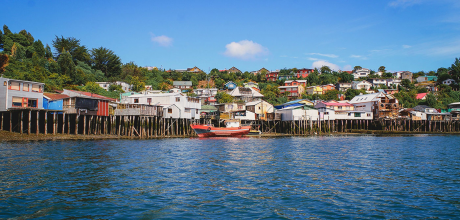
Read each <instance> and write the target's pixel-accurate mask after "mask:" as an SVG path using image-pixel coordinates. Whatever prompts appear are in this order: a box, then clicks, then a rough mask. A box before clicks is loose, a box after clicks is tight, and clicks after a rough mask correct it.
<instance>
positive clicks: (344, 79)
mask: <svg viewBox="0 0 460 220" xmlns="http://www.w3.org/2000/svg"><path fill="white" fill-rule="evenodd" d="M354 79H355V77H354V76H353V75H352V74H349V73H347V72H341V73H340V74H339V82H341V83H351V82H352V81H353V80H354Z"/></svg>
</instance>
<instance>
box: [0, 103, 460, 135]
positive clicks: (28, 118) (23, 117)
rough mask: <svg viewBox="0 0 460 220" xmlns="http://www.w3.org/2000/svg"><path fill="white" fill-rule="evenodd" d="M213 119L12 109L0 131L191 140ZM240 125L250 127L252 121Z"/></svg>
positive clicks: (339, 127) (435, 125) (449, 124)
mask: <svg viewBox="0 0 460 220" xmlns="http://www.w3.org/2000/svg"><path fill="white" fill-rule="evenodd" d="M193 123H213V124H214V125H215V126H223V124H222V123H219V122H218V121H216V120H213V121H210V120H208V119H206V120H205V119H201V120H190V119H173V118H162V117H158V116H138V115H137V116H129V115H128V116H126V115H125V116H95V115H78V114H66V113H64V112H62V111H53V110H36V109H15V110H10V111H6V112H0V130H5V131H10V132H17V133H21V134H29V135H34V134H36V135H38V134H52V135H56V134H68V135H116V136H120V137H132V138H162V137H194V136H196V134H195V132H194V131H193V129H191V127H190V125H191V124H193ZM242 123H246V124H250V123H251V121H243V122H242ZM252 123H253V124H258V125H259V128H260V130H261V131H262V133H264V134H287V135H313V134H332V133H349V132H352V131H353V130H374V131H389V132H417V133H445V132H449V133H455V132H459V131H460V122H459V121H458V120H444V121H427V120H410V119H404V118H397V119H380V120H326V119H321V120H316V121H312V120H296V121H279V120H273V121H270V120H269V121H263V120H259V121H252Z"/></svg>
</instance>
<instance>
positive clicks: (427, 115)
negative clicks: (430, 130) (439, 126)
mask: <svg viewBox="0 0 460 220" xmlns="http://www.w3.org/2000/svg"><path fill="white" fill-rule="evenodd" d="M413 110H414V111H415V112H419V113H421V120H429V121H441V120H446V119H450V116H451V114H450V113H440V112H438V110H436V109H435V108H431V107H429V106H426V105H417V106H415V107H414V108H413Z"/></svg>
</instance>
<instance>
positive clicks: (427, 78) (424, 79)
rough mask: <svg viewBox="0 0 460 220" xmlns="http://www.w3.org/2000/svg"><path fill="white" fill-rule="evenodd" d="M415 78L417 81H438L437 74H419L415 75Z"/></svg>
mask: <svg viewBox="0 0 460 220" xmlns="http://www.w3.org/2000/svg"><path fill="white" fill-rule="evenodd" d="M416 80H417V82H418V83H421V82H428V81H438V77H437V76H419V77H417V79H416Z"/></svg>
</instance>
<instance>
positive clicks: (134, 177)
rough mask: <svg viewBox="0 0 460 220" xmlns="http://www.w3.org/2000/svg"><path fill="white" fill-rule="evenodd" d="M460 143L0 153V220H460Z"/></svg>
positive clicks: (149, 145) (287, 142) (304, 141)
mask: <svg viewBox="0 0 460 220" xmlns="http://www.w3.org/2000/svg"><path fill="white" fill-rule="evenodd" d="M459 143H460V136H430V135H419V136H386V137H382V136H341V137H307V138H262V139H257V138H242V139H239V138H229V139H162V140H103V141H39V142H3V143H0V218H2V219H3V218H38V219H51V218H54V219H63V218H86V219H101V218H102V219H126V218H128V219H152V218H173V219H178V218H180V219H183V218H189V219H216V218H249V219H253V218H267V219H272V218H273V219H283V218H286V219H293V218H301V219H303V218H321V219H327V218H334V219H336V218H367V219H370V218H372V219H375V218H399V219H408V218H417V219H418V218H442V219H453V218H458V216H460V187H459V186H460V145H459Z"/></svg>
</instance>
